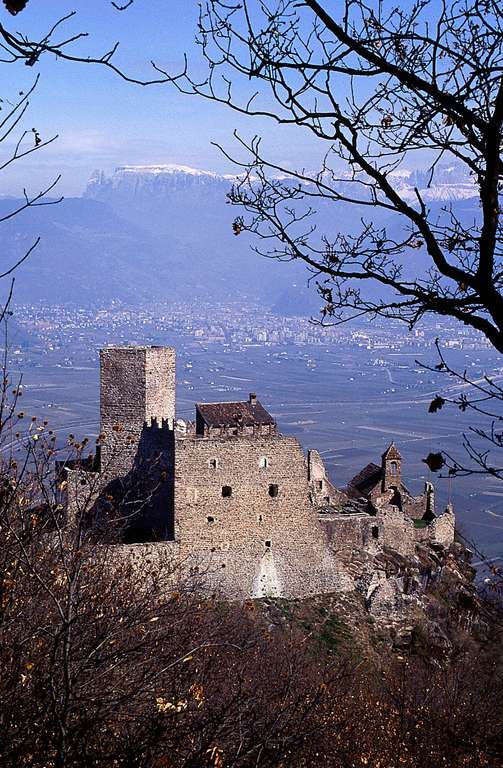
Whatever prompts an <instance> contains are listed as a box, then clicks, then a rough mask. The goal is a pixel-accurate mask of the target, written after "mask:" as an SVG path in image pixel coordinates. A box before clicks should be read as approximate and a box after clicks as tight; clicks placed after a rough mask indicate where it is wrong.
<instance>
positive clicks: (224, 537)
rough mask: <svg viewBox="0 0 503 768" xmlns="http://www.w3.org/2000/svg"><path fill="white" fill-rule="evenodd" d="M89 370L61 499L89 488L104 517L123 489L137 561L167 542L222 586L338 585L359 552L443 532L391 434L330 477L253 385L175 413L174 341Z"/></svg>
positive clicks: (446, 528)
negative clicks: (345, 473) (341, 477)
mask: <svg viewBox="0 0 503 768" xmlns="http://www.w3.org/2000/svg"><path fill="white" fill-rule="evenodd" d="M100 369H101V370H100V382H101V395H100V415H101V436H100V440H99V443H100V445H99V446H98V449H97V452H96V455H95V456H93V457H90V458H89V459H88V460H86V461H80V462H75V463H73V464H72V463H67V464H66V465H65V466H64V469H63V471H64V473H65V479H66V480H67V482H66V483H65V499H64V502H65V504H66V508H67V511H68V516H69V517H71V516H72V515H75V514H76V512H77V509H78V508H79V505H81V504H82V501H83V499H84V497H86V503H87V504H88V505H89V503H91V504H92V507H93V509H94V510H95V514H99V515H101V516H102V517H103V518H104V519H106V514H107V506H110V504H111V500H112V502H113V500H114V499H116V498H119V497H120V498H122V499H123V500H124V499H126V502H124V501H123V504H124V505H125V506H127V505H129V509H130V510H133V512H132V513H131V515H130V520H129V523H128V528H127V542H128V543H126V544H123V545H121V546H120V552H121V555H126V556H131V557H132V558H133V559H134V560H135V561H136V562H137V563H138V564H140V565H141V558H142V557H146V556H149V557H155V553H156V551H160V550H162V551H166V550H167V551H168V552H169V553H171V554H172V556H173V557H176V558H179V560H180V562H184V563H187V564H189V563H191V564H196V565H197V564H202V565H203V567H207V568H208V574H210V575H209V576H208V578H209V579H210V581H211V583H212V585H213V586H214V587H215V588H218V589H219V590H221V591H222V593H223V594H225V595H226V596H228V597H231V598H246V597H261V596H266V595H267V596H283V597H287V598H294V597H305V596H309V595H313V594H319V593H326V592H334V591H337V590H344V589H345V588H346V587H347V585H348V581H349V580H350V574H351V572H352V568H353V570H354V567H355V562H356V561H357V560H358V555H359V553H362V552H363V553H365V552H367V553H374V554H375V553H378V552H380V551H384V550H385V549H386V548H389V549H392V550H394V551H396V552H398V553H400V554H402V555H406V556H413V555H414V552H415V549H416V546H417V545H418V544H420V543H422V542H423V543H424V542H436V543H438V544H441V545H443V546H449V545H450V544H451V543H452V541H453V540H454V525H455V519H454V513H453V510H452V508H451V506H450V505H449V507H448V508H447V509H446V510H445V511H444V512H443V513H442V514H440V515H438V514H437V513H436V511H435V501H434V489H433V486H432V485H431V484H429V483H427V484H426V486H425V490H424V493H423V494H421V495H420V496H413V495H412V494H411V493H410V492H409V491H408V489H407V487H406V485H405V484H404V483H403V480H402V457H401V455H400V453H399V451H398V449H397V448H396V446H395V445H394V444H393V443H392V444H391V445H390V446H389V448H388V449H387V450H386V451H385V453H384V454H383V456H382V459H381V463H380V464H369V465H368V466H367V467H365V468H364V469H363V470H362V471H361V472H360V473H359V474H358V475H356V476H355V477H354V478H353V479H352V480H351V481H350V482H349V483H348V484H347V486H346V487H345V488H342V489H339V488H337V487H335V486H334V485H333V483H332V482H331V480H330V478H329V477H328V475H327V472H326V469H325V466H324V464H323V461H322V459H321V457H320V455H319V453H318V452H317V451H315V450H310V451H308V452H307V455H305V454H304V452H303V450H302V448H301V446H300V444H299V442H298V441H297V440H296V438H294V437H289V436H285V435H282V434H281V432H280V431H279V429H278V425H277V424H276V422H275V420H274V419H273V418H272V416H271V415H270V414H269V413H268V412H267V410H266V409H265V408H264V407H263V406H262V404H261V403H260V401H259V400H258V399H257V397H256V395H255V394H254V393H252V394H250V396H249V399H248V400H247V401H246V402H224V403H199V404H197V405H196V410H195V419H194V421H191V422H185V421H178V420H177V419H176V402H175V382H176V376H175V350H174V349H172V348H169V347H133V346H128V347H123V346H112V347H107V348H105V349H103V350H101V353H100ZM90 489H92V490H90ZM86 494H87V496H86ZM128 494H129V496H128Z"/></svg>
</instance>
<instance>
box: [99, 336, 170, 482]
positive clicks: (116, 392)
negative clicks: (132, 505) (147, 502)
mask: <svg viewBox="0 0 503 768" xmlns="http://www.w3.org/2000/svg"><path fill="white" fill-rule="evenodd" d="M175 354H176V353H175V350H174V349H173V348H172V347H140V346H139V347H136V346H124V347H123V346H111V347H106V348H105V349H102V350H101V351H100V383H101V393H100V416H101V432H102V434H104V435H105V442H104V444H103V448H102V458H107V456H108V458H109V459H111V451H112V450H113V452H114V456H116V459H117V460H118V461H119V462H123V467H122V469H123V470H124V471H128V470H129V467H128V464H129V458H128V457H132V456H134V454H135V452H136V450H137V449H138V444H139V441H140V438H141V436H142V433H144V428H145V427H150V426H151V424H152V420H153V419H155V420H156V421H157V425H158V426H159V428H161V427H162V426H164V427H165V428H166V427H169V428H170V429H173V422H174V419H175V385H176V376H175ZM116 459H115V458H114V459H113V460H112V464H114V465H117V461H116ZM116 469H119V467H118V466H117V467H116Z"/></svg>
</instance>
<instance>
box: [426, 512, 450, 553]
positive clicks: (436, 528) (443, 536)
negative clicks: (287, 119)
mask: <svg viewBox="0 0 503 768" xmlns="http://www.w3.org/2000/svg"><path fill="white" fill-rule="evenodd" d="M455 527H456V518H455V517H454V513H453V511H452V507H450V506H448V507H447V509H446V510H445V512H444V513H443V514H442V515H439V516H438V517H436V518H435V520H433V522H432V523H431V525H430V529H431V534H432V538H433V540H434V541H436V542H437V543H438V544H442V545H443V546H444V547H449V546H450V545H451V544H453V542H454V533H455Z"/></svg>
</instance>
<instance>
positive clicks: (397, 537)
mask: <svg viewBox="0 0 503 768" xmlns="http://www.w3.org/2000/svg"><path fill="white" fill-rule="evenodd" d="M377 518H378V521H379V525H380V526H382V543H383V545H384V546H386V547H389V548H390V549H393V550H395V552H399V553H400V554H401V555H413V554H414V552H415V549H416V530H415V528H414V523H413V521H412V520H411V519H410V518H407V517H405V516H404V514H403V512H401V511H400V510H399V509H398V507H395V506H393V505H392V504H388V505H383V506H382V507H381V508H380V509H379V512H378V515H377Z"/></svg>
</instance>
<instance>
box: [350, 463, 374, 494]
mask: <svg viewBox="0 0 503 768" xmlns="http://www.w3.org/2000/svg"><path fill="white" fill-rule="evenodd" d="M381 480H382V467H379V466H378V465H377V464H374V463H373V462H370V464H367V466H366V467H364V468H363V469H362V470H361V472H358V474H357V475H355V476H354V477H353V478H352V479H351V480H350V481H349V483H348V489H349V490H353V491H357V492H358V494H359V495H360V496H366V495H367V493H369V492H370V491H371V490H372V488H375V486H376V485H377V484H378V483H380V482H381Z"/></svg>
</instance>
